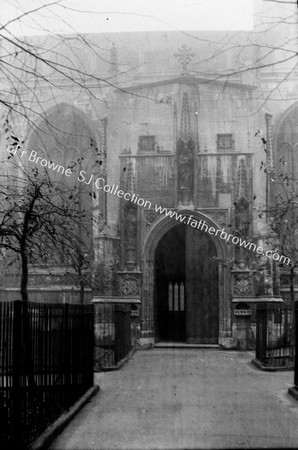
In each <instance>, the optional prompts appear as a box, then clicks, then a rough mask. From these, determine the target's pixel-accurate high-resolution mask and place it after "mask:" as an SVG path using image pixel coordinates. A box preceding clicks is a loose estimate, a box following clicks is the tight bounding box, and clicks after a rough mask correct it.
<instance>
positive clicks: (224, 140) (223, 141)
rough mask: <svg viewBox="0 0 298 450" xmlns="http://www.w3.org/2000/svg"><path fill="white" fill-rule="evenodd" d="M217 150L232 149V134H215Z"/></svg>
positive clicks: (226, 150)
mask: <svg viewBox="0 0 298 450" xmlns="http://www.w3.org/2000/svg"><path fill="white" fill-rule="evenodd" d="M217 151H218V152H232V151H234V139H233V135H232V134H218V135H217Z"/></svg>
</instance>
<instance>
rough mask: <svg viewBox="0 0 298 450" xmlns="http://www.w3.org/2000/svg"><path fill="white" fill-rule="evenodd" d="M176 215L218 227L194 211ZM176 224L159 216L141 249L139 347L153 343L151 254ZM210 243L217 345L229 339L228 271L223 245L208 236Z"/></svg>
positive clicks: (152, 266)
mask: <svg viewBox="0 0 298 450" xmlns="http://www.w3.org/2000/svg"><path fill="white" fill-rule="evenodd" d="M179 214H181V215H185V216H186V217H189V216H190V215H191V216H192V217H193V218H194V219H195V220H197V221H199V220H204V221H205V222H206V224H207V226H208V227H214V228H220V227H219V226H218V225H217V224H216V223H215V222H214V221H213V220H211V219H210V218H209V217H208V216H206V215H205V214H203V213H201V212H199V211H194V210H179ZM179 223H180V222H178V221H177V220H175V219H173V218H168V217H162V218H161V219H160V220H159V221H158V222H156V223H155V224H154V226H153V227H152V229H151V231H150V232H149V235H148V236H147V238H146V240H145V242H144V246H143V253H142V254H143V259H142V278H143V280H142V323H141V327H142V329H141V339H140V343H141V345H152V344H154V340H155V336H154V314H155V311H154V255H155V250H156V247H157V245H158V243H159V241H160V239H161V238H162V236H163V235H164V234H165V233H166V232H167V231H168V230H170V229H171V228H173V227H175V226H176V225H178V224H179ZM208 236H209V237H210V239H211V240H212V241H213V243H214V245H215V248H216V252H217V256H218V277H219V280H218V281H219V283H218V285H219V344H222V343H223V342H224V341H225V340H226V339H230V338H231V336H232V327H231V312H230V303H231V302H230V270H229V268H228V264H227V261H228V257H229V252H228V248H227V245H226V243H225V242H224V241H223V240H222V239H220V238H218V237H215V236H212V235H209V234H208Z"/></svg>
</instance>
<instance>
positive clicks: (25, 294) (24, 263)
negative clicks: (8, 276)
mask: <svg viewBox="0 0 298 450" xmlns="http://www.w3.org/2000/svg"><path fill="white" fill-rule="evenodd" d="M21 258H22V275H21V296H22V300H23V302H28V288H27V285H28V258H27V255H26V250H25V249H23V250H22V253H21Z"/></svg>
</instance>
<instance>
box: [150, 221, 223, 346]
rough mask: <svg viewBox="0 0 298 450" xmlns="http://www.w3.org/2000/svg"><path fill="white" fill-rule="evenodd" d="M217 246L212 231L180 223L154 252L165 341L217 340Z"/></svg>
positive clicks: (158, 320)
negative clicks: (204, 230) (210, 234)
mask: <svg viewBox="0 0 298 450" xmlns="http://www.w3.org/2000/svg"><path fill="white" fill-rule="evenodd" d="M216 257H217V251H216V247H215V245H214V242H213V240H212V239H211V238H210V237H209V236H208V234H207V233H206V232H203V231H199V230H197V229H193V228H191V227H190V226H187V225H183V224H179V225H175V226H174V227H172V228H170V229H169V230H168V231H166V232H165V233H164V235H163V236H162V237H161V239H160V240H159V242H158V244H157V247H156V250H155V255H154V304H155V308H154V311H155V335H156V338H157V340H160V341H176V342H188V343H201V344H217V343H218V328H219V284H218V262H217V259H216Z"/></svg>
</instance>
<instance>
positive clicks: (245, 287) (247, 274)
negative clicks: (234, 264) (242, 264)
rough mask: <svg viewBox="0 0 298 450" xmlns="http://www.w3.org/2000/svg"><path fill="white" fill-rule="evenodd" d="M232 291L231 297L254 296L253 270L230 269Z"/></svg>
mask: <svg viewBox="0 0 298 450" xmlns="http://www.w3.org/2000/svg"><path fill="white" fill-rule="evenodd" d="M232 293H233V297H234V298H235V297H254V296H255V280H254V272H252V271H248V270H245V271H241V270H232Z"/></svg>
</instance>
